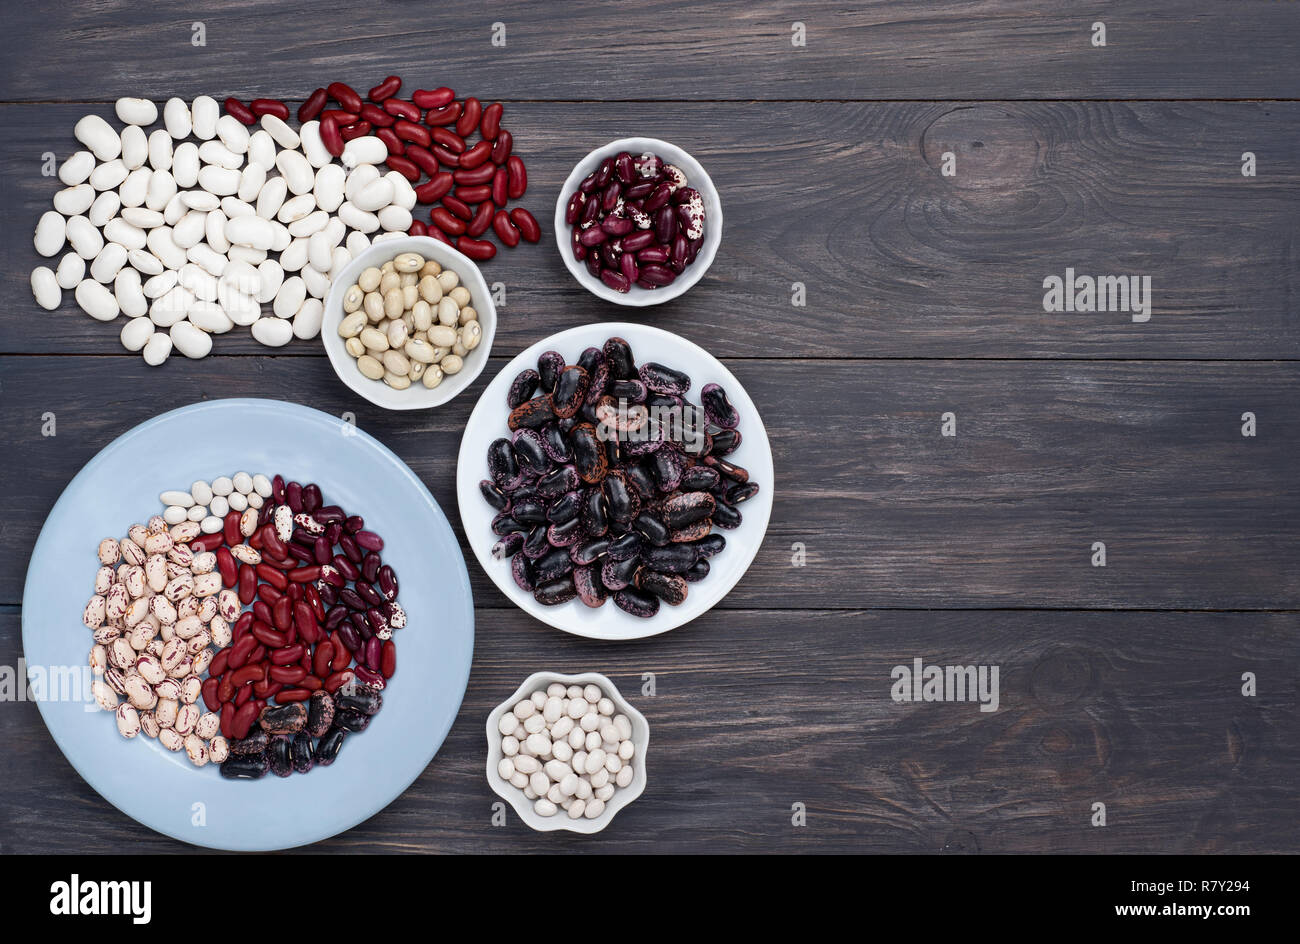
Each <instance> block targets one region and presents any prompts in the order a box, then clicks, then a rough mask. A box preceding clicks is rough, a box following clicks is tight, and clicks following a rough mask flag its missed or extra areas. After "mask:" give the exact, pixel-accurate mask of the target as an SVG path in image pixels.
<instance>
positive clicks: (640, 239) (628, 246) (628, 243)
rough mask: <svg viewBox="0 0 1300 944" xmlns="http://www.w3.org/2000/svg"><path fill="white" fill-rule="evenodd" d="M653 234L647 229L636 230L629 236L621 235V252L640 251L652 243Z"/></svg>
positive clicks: (653, 239)
mask: <svg viewBox="0 0 1300 944" xmlns="http://www.w3.org/2000/svg"><path fill="white" fill-rule="evenodd" d="M654 241H655V234H654V233H652V232H650V230H648V229H643V230H638V231H637V232H635V233H632V234H631V235H629V236H624V237H623V252H624V253H635V252H640V251H641V250H642V249H644V248H646V247H647V246H650V245H653V244H654Z"/></svg>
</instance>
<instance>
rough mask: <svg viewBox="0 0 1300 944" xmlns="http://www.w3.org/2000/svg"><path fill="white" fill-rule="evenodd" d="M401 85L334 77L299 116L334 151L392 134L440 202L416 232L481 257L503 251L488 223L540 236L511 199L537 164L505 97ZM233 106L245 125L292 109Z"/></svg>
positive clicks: (418, 186)
mask: <svg viewBox="0 0 1300 944" xmlns="http://www.w3.org/2000/svg"><path fill="white" fill-rule="evenodd" d="M401 89H402V79H401V77H400V76H396V75H390V76H389V77H388V78H386V79H384V81H382V82H380V83H379V84H378V85H376V86H375V87H374V88H372V89H371V90H370V91H369V92H368V93H367V95H366V98H365V99H362V97H361V95H360V93H358V92H357V91H356V90H355V89H353V88H352V86H350V85H348V84H346V83H344V82H331V83H330V84H329V85H327V86H325V87H323V88H318V89H316V91H314V92H312V94H311V95H310V96H309V97H308V99H307V100H306V101H305V102H303V104H302V106H301V107H299V109H298V120H299V121H300V122H304V123H305V122H308V121H315V120H319V121H320V136H321V140H322V142H324V144H325V147H326V148H327V149H328V150H329V152H330V153H331V154H333V155H334V156H335V157H338V156H339V155H340V154H342V153H343V145H344V144H345V143H346V142H348V141H351V140H352V139H353V138H360V137H364V136H366V135H373V136H375V137H377V138H379V139H380V140H381V141H383V142H384V145H385V146H386V147H387V148H388V160H387V161H386V162H385V164H386V165H387V167H388V168H389V169H390V170H395V171H397V172H398V173H399V174H401V175H402V176H403V177H405V178H406V179H407V180H409V181H410V182H411V184H412V186H414V187H415V196H416V199H417V200H418V201H419V203H421V204H424V205H428V206H432V208H433V209H432V210H431V211H430V213H429V219H428V222H425V221H423V220H418V219H417V220H415V221H414V222H412V223H411V228H410V230H409V232H410V235H412V236H432V237H434V238H435V239H440V240H442V241H443V242H445V243H448V244H450V245H454V246H455V247H456V248H457V249H458V250H459V251H460V252H462V253H464V254H465V255H467V256H469V257H470V258H471V259H474V260H475V261H478V262H483V261H485V260H487V259H491V258H492V257H493V256H495V255H496V252H497V247H496V244H495V243H493V242H491V241H490V240H487V239H484V238H482V237H483V236H485V235H486V234H487V233H488V230H492V231H493V232H494V233H496V236H497V239H498V240H500V241H501V244H502V245H504V246H510V247H513V246H517V245H518V244H519V241H520V239H523V240H525V241H526V242H530V243H535V242H537V241H538V240H540V239H541V238H542V230H541V227H540V226H539V225H538V223H537V219H536V218H535V217H534V216H533V215H532V214H531V213H529V212H528V211H527V210H526V209H524V208H523V207H515V208H514V209H509V210H508V209H507V206H508V204H509V203H510V201H512V200H518V199H520V198H521V197H523V195H524V193H525V192H526V191H527V190H528V170H527V168H526V167H525V166H524V161H523V159H522V158H521V157H520V156H519V155H517V154H514V153H513V150H514V136H513V135H511V133H510V132H509V131H507V130H506V129H505V128H503V127H502V126H501V118H502V114H503V112H504V108H503V107H502V106H501V105H500V103H494V104H490V105H488V106H487V107H484V106H483V103H482V102H480V101H479V100H478V99H477V98H474V97H473V96H469V97H467V98H464V99H457V98H456V93H455V92H454V91H453V90H452V89H449V88H446V87H443V88H436V89H431V90H426V89H417V90H415V91H414V92H412V93H411V95H410V97H409V98H400V97H398V92H400V91H401ZM225 110H226V114H228V115H232V116H233V117H234V118H236V119H237V120H239V121H241V122H243V123H244V124H246V125H252V124H255V123H256V122H257V120H258V119H259V118H260V117H261V116H262V115H267V114H271V115H275V116H276V117H277V118H280V119H282V120H284V119H287V118H288V117H289V107H288V106H287V105H286V104H285V103H284V102H282V101H279V100H276V99H264V98H259V99H255V100H254V101H252V102H251V103H249V104H247V105H245V104H244V103H243V102H241V101H240V100H239V99H237V98H227V99H226V101H225ZM422 181H423V182H422Z"/></svg>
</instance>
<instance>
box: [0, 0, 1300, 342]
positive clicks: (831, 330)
mask: <svg viewBox="0 0 1300 944" xmlns="http://www.w3.org/2000/svg"><path fill="white" fill-rule="evenodd" d="M1297 10H1298V11H1300V6H1298V7H1297ZM204 88H207V86H204V85H201V84H199V83H197V82H194V81H189V82H187V83H186V84H185V85H184V87H183V92H184V94H185V95H186V96H187V97H189V96H193V95H194V94H197V93H198V92H199V91H200V90H202V89H204ZM95 110H97V111H98V112H100V113H102V114H104V115H105V116H109V115H111V113H112V108H111V106H96V107H95ZM85 111H86V108H85V107H84V106H76V105H67V106H28V105H24V106H0V122H3V124H4V127H5V128H6V135H5V139H4V140H3V141H0V198H2V199H0V233H3V235H2V236H0V240H2V243H0V253H2V254H3V255H0V287H2V288H3V290H4V291H5V292H6V294H7V295H8V297H10V298H12V299H13V300H14V303H15V305H17V306H18V307H17V308H16V309H15V310H14V311H13V313H12V314H13V318H12V320H11V321H10V325H9V330H7V331H5V332H4V333H3V334H0V352H22V353H65V352H79V353H103V352H111V351H115V352H119V353H125V352H124V351H123V350H122V348H121V347H120V345H118V343H117V336H118V332H119V331H120V330H121V328H120V325H116V326H115V325H104V324H99V323H97V322H94V321H92V320H90V319H89V318H86V317H84V316H83V315H81V314H80V313H79V311H78V309H77V308H76V306H75V303H74V302H73V300H72V297H71V293H70V292H68V293H65V302H64V308H63V309H61V310H59V311H57V312H53V313H46V312H44V311H41V310H39V309H37V308H36V307H35V306H34V305H33V304H32V303H31V300H30V299H31V290H30V288H29V283H28V280H29V277H30V273H31V269H32V267H33V266H35V265H37V264H39V263H40V262H41V261H42V260H41V259H40V258H39V257H38V256H37V254H36V251H35V250H34V249H33V248H32V242H31V236H32V231H33V229H34V227H35V223H36V220H37V219H38V218H39V216H40V214H41V213H42V212H44V211H45V210H47V209H49V208H50V200H51V198H52V196H53V194H54V192H55V191H56V190H57V189H58V188H59V187H60V186H61V185H60V184H59V182H58V181H57V179H54V178H49V177H42V176H41V175H40V165H41V161H42V155H44V154H45V153H47V152H51V151H52V152H53V153H54V154H56V155H57V156H58V158H59V159H60V160H61V159H63V158H66V157H67V156H69V155H70V154H71V153H72V152H73V151H74V150H75V149H76V147H77V144H76V141H75V139H74V138H73V137H72V127H73V125H74V124H75V123H76V121H77V119H78V118H80V117H81V115H82V114H83V113H84V112H85ZM626 114H627V106H623V105H609V104H601V105H590V104H584V105H578V104H543V103H527V104H519V105H511V106H510V108H509V111H508V113H507V121H508V123H509V125H510V127H511V128H512V129H513V132H514V134H515V135H516V142H517V145H516V149H517V151H519V152H520V153H522V154H524V155H525V156H526V157H527V159H528V162H529V165H528V166H529V180H530V184H529V192H528V194H527V196H526V197H525V198H524V200H523V203H524V205H526V206H527V207H529V208H531V210H532V211H533V213H534V214H535V215H536V216H537V218H538V220H539V221H540V222H541V224H542V227H543V232H544V237H543V242H542V243H541V244H540V245H537V246H527V245H524V246H521V247H520V248H518V249H515V250H512V251H506V252H502V253H499V254H498V256H497V257H496V258H495V259H493V260H492V261H491V262H490V263H488V264H487V265H486V266H485V267H484V272H485V274H486V275H487V277H488V279H489V281H501V282H503V283H504V284H505V286H506V291H507V295H506V306H505V307H504V308H503V309H502V310H501V319H500V328H499V330H498V333H497V344H498V345H499V347H498V352H499V353H510V354H513V353H517V352H518V351H519V350H522V349H523V348H524V347H527V346H528V345H529V344H532V343H533V342H534V341H536V339H537V338H539V337H542V336H544V335H546V334H549V333H552V332H554V331H557V330H560V329H562V328H566V327H569V326H571V325H573V324H576V323H582V322H587V321H595V320H599V319H610V318H620V317H621V318H629V319H631V320H641V319H645V320H647V321H649V322H650V323H653V324H656V325H659V326H661V327H664V328H667V329H668V330H671V331H676V332H678V333H681V334H683V335H685V336H687V337H689V338H691V339H692V340H695V341H698V342H699V343H701V344H704V345H705V346H706V347H708V348H709V349H710V350H712V351H713V352H714V353H715V354H717V355H719V356H741V357H754V356H776V357H780V356H791V355H793V356H802V357H849V356H851V357H960V358H966V357H988V358H1006V357H1034V358H1037V357H1071V358H1106V357H1109V358H1137V357H1140V358H1148V359H1154V358H1207V357H1208V358H1230V359H1238V358H1240V359H1249V358H1297V357H1300V328H1297V318H1296V314H1297V309H1296V304H1297V302H1296V300H1297V298H1300V289H1298V287H1297V284H1296V279H1297V272H1298V271H1300V255H1297V253H1298V252H1300V250H1298V249H1297V247H1298V246H1300V105H1297V104H1293V103H1249V104H1246V103H1231V104H1225V103H1151V102H1148V103H1118V102H1105V103H1100V102H1099V103H1083V104H1080V103H1007V102H1000V103H994V102H984V103H975V104H952V103H947V104H938V103H929V104H915V103H913V104H879V105H868V104H853V103H842V102H819V103H816V104H808V103H761V104H759V103H751V104H717V103H696V104H679V103H648V104H645V105H641V106H638V107H637V111H636V115H635V117H634V118H628V117H625V116H626ZM636 133H649V134H653V135H655V136H658V137H661V138H665V139H668V140H671V141H673V142H675V143H677V144H680V145H681V146H683V147H685V148H687V150H689V151H691V152H692V153H693V154H695V155H696V157H698V158H699V159H700V160H701V161H702V162H703V164H704V165H705V167H706V169H707V170H708V171H709V173H710V175H711V176H712V177H713V180H714V182H715V184H716V185H717V186H718V188H719V191H720V193H721V194H722V203H723V211H724V216H725V219H724V225H723V230H724V236H723V241H722V247H721V249H720V251H719V253H718V256H717V258H716V260H715V261H714V263H713V266H712V268H711V269H710V270H709V272H708V273H707V274H706V275H705V277H704V279H703V280H702V281H701V283H700V284H699V285H697V286H696V287H695V288H694V289H692V290H691V291H690V292H689V293H688V294H687V295H686V296H684V297H683V298H680V299H678V300H676V301H673V302H670V303H668V304H666V305H663V306H660V307H656V308H654V309H649V310H645V311H638V310H637V309H630V308H620V309H618V310H614V309H613V308H612V307H611V306H609V305H608V304H606V303H605V302H602V301H600V300H599V299H597V298H595V296H593V295H590V294H589V293H587V292H585V291H583V290H582V288H581V287H580V286H579V285H578V284H577V283H576V282H575V281H574V280H573V278H572V277H571V276H570V275H569V274H568V271H567V270H566V269H565V268H564V265H563V262H562V261H561V259H560V257H559V252H558V250H557V249H556V246H555V242H554V236H553V227H552V217H553V214H554V209H555V200H556V198H557V196H558V194H559V190H560V187H561V185H562V184H563V182H564V178H565V177H566V176H567V175H568V173H569V170H570V169H571V168H572V166H573V164H574V163H576V162H577V161H578V160H579V159H580V158H581V157H582V156H583V155H584V154H586V153H587V151H588V150H590V149H591V148H592V147H594V146H595V145H596V144H598V143H603V142H605V141H608V140H611V139H613V138H616V137H620V136H623V135H626V134H636ZM756 141H757V142H759V144H758V145H756V144H755V142H756ZM1247 150H1249V151H1251V152H1253V153H1255V154H1256V158H1257V162H1258V164H1257V169H1258V174H1259V176H1257V177H1254V178H1246V177H1243V176H1242V175H1241V155H1242V153H1243V152H1244V151H1247ZM949 152H950V153H953V154H955V155H956V176H955V177H944V176H942V175H941V172H940V171H941V166H942V164H943V154H944V153H949ZM1067 267H1073V268H1074V269H1075V270H1076V271H1077V272H1078V273H1079V274H1089V275H1094V276H1098V275H1126V276H1129V275H1139V276H1149V277H1150V279H1151V284H1152V294H1153V296H1154V299H1153V306H1152V314H1151V319H1150V321H1148V322H1146V323H1144V324H1134V323H1133V321H1132V316H1131V315H1130V314H1126V313H1123V312H1108V313H1100V312H1098V313H1081V312H1059V313H1048V312H1045V311H1044V310H1043V296H1044V290H1043V279H1044V278H1045V277H1047V276H1050V275H1055V276H1058V277H1063V276H1064V275H1065V270H1066V268H1067ZM796 282H797V283H801V284H802V285H803V286H804V287H805V294H806V305H805V306H804V307H795V306H794V305H792V298H793V295H794V292H793V291H792V286H793V285H794V283H796ZM19 312H23V313H24V316H23V317H22V318H21V319H20V318H18V317H17V316H18V313H19ZM215 349H216V351H217V352H218V353H255V352H257V353H265V349H264V348H261V347H260V346H258V345H257V344H256V343H255V342H254V341H253V340H252V339H251V338H250V337H249V336H248V332H247V331H246V330H239V331H236V332H233V333H232V334H230V335H228V336H225V337H222V338H219V339H218V340H217V344H216V348H215ZM317 351H318V348H317V346H315V345H311V344H307V343H295V344H291V345H290V346H289V347H287V348H285V349H284V351H283V354H284V356H297V355H304V354H314V353H316V352H317Z"/></svg>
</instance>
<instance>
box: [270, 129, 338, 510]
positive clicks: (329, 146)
mask: <svg viewBox="0 0 1300 944" xmlns="http://www.w3.org/2000/svg"><path fill="white" fill-rule="evenodd" d="M320 139H321V143H323V144H324V145H325V150H327V151H329V152H330V154H332V155H333V156H334V157H338V156H339V155H341V154H342V153H343V135H342V134H341V133H340V132H339V123H338V122H337V121H335V120H334V118H333V116H331V115H327V116H326V117H324V118H322V119H321V122H320ZM267 504H270V502H267Z"/></svg>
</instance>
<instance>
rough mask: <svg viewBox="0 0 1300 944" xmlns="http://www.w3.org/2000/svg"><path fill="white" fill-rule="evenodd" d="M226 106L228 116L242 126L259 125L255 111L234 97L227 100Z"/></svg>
mask: <svg viewBox="0 0 1300 944" xmlns="http://www.w3.org/2000/svg"><path fill="white" fill-rule="evenodd" d="M224 104H225V106H226V114H227V115H230V116H231V117H232V118H234V119H235V120H236V121H238V122H239V123H240V124H241V125H255V124H257V116H256V115H254V114H253V110H252V109H251V108H249V107H248V106H247V105H245V104H244V103H243V102H241V101H240V100H239V99H237V98H235V97H234V96H233V95H232V96H231V97H230V98H228V99H226V100H225V102H224Z"/></svg>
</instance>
